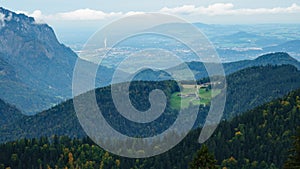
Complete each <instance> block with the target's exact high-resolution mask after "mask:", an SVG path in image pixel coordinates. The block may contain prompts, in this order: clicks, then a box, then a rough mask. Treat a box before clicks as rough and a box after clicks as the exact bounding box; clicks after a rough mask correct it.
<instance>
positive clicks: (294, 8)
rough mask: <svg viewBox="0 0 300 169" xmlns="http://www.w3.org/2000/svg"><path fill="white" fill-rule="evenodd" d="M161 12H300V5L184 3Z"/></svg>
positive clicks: (241, 13)
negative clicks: (241, 5)
mask: <svg viewBox="0 0 300 169" xmlns="http://www.w3.org/2000/svg"><path fill="white" fill-rule="evenodd" d="M160 12H163V13H169V14H177V15H199V14H202V15H210V16H214V15H255V14H284V13H300V6H298V5H297V4H292V5H291V6H290V7H285V8H284V7H276V8H234V5H233V4H232V3H216V4H212V5H209V6H207V7H205V6H199V7H196V6H195V5H184V6H180V7H175V8H168V7H164V8H162V9H161V10H160Z"/></svg>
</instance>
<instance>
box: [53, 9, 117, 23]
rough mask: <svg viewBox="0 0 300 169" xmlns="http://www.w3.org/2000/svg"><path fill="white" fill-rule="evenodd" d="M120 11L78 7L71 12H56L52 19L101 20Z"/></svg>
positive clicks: (114, 15)
mask: <svg viewBox="0 0 300 169" xmlns="http://www.w3.org/2000/svg"><path fill="white" fill-rule="evenodd" d="M121 15H122V13H121V12H110V13H105V12H103V11H97V10H92V9H88V8H87V9H78V10H75V11H71V12H64V13H58V14H56V15H53V16H52V17H54V19H59V20H102V19H107V18H111V17H118V16H121Z"/></svg>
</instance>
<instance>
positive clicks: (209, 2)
mask: <svg viewBox="0 0 300 169" xmlns="http://www.w3.org/2000/svg"><path fill="white" fill-rule="evenodd" d="M25 2H26V3H25ZM0 4H1V5H0V6H2V7H4V8H6V9H9V10H12V11H15V12H17V13H25V14H27V15H29V16H32V17H34V18H35V19H36V21H37V22H41V23H47V24H49V25H50V26H52V27H53V28H54V30H55V31H56V32H57V34H58V35H59V37H61V38H64V37H63V36H67V34H68V33H69V34H70V33H72V32H76V33H77V35H78V36H81V34H80V33H82V34H85V33H87V32H93V31H96V30H98V29H99V28H101V27H103V26H104V25H107V24H109V23H110V22H112V21H113V20H116V19H118V18H120V17H124V16H127V15H132V14H136V13H144V12H159V13H167V14H172V15H175V16H178V17H181V18H183V19H185V20H187V21H189V22H201V23H206V24H260V23H300V0H263V1H262V0H151V1H150V0H121V1H120V0H85V1H74V0H42V1H41V0H26V1H24V3H21V2H20V1H13V0H0Z"/></svg>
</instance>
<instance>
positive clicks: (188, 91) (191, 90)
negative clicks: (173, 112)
mask: <svg viewBox="0 0 300 169" xmlns="http://www.w3.org/2000/svg"><path fill="white" fill-rule="evenodd" d="M181 87H182V88H181V92H176V93H173V94H172V96H171V100H170V104H171V107H172V108H174V109H180V104H181V101H182V103H183V104H182V108H188V107H189V105H190V104H193V105H201V104H202V105H208V104H209V103H210V101H211V99H212V97H215V96H216V95H218V94H219V93H220V90H218V89H217V90H214V91H212V90H210V89H208V88H198V97H197V96H196V94H195V92H196V91H197V89H196V87H195V85H182V86H181Z"/></svg>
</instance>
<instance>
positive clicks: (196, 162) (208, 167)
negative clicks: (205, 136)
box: [189, 145, 217, 169]
mask: <svg viewBox="0 0 300 169" xmlns="http://www.w3.org/2000/svg"><path fill="white" fill-rule="evenodd" d="M216 164H217V160H216V159H215V157H214V155H213V154H212V153H210V152H209V151H208V147H207V146H206V145H202V147H201V149H200V150H198V152H197V154H196V156H195V157H194V159H193V161H192V162H191V163H190V165H189V169H217V166H216Z"/></svg>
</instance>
